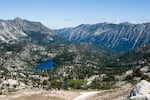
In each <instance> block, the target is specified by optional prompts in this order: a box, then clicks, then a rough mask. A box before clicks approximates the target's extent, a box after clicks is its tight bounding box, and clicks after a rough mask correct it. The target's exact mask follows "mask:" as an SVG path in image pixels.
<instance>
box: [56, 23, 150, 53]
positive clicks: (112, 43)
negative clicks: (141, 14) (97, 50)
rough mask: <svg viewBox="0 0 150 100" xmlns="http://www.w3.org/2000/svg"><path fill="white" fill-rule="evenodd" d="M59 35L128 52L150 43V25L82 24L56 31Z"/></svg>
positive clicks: (70, 39)
mask: <svg viewBox="0 0 150 100" xmlns="http://www.w3.org/2000/svg"><path fill="white" fill-rule="evenodd" d="M54 31H55V32H56V33H57V35H59V36H61V37H63V38H65V39H67V40H69V41H74V42H88V43H89V42H90V43H93V44H96V45H103V46H106V47H108V48H111V49H113V50H115V51H127V50H129V49H133V48H135V47H137V46H140V45H143V44H148V43H150V23H143V24H131V23H127V22H125V23H120V24H112V23H99V24H93V25H89V24H82V25H79V26H77V27H73V28H64V29H58V30H54Z"/></svg>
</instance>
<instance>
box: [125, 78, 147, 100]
mask: <svg viewBox="0 0 150 100" xmlns="http://www.w3.org/2000/svg"><path fill="white" fill-rule="evenodd" d="M127 98H128V99H133V100H150V83H149V82H148V81H145V80H142V81H141V82H139V83H138V84H137V85H135V86H134V87H133V89H132V90H131V92H130V93H129V94H128V97H127Z"/></svg>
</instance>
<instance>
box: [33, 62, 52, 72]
mask: <svg viewBox="0 0 150 100" xmlns="http://www.w3.org/2000/svg"><path fill="white" fill-rule="evenodd" d="M52 68H53V61H52V60H47V61H41V62H38V63H37V66H35V67H34V70H51V69H52Z"/></svg>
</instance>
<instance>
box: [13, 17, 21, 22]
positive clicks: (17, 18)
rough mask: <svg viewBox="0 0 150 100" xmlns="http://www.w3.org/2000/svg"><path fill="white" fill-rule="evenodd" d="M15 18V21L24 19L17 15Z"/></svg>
mask: <svg viewBox="0 0 150 100" xmlns="http://www.w3.org/2000/svg"><path fill="white" fill-rule="evenodd" d="M14 20H15V21H22V20H23V19H21V18H20V17H16V18H15V19H14Z"/></svg>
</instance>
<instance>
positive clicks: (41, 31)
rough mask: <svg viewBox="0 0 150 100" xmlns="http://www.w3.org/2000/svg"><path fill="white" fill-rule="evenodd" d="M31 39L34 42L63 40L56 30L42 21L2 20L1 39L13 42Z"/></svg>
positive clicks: (2, 41) (0, 25) (0, 23)
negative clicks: (56, 33)
mask: <svg viewBox="0 0 150 100" xmlns="http://www.w3.org/2000/svg"><path fill="white" fill-rule="evenodd" d="M22 40H30V41H32V42H34V43H42V42H43V44H44V43H51V42H57V41H58V40H59V41H61V42H62V39H61V38H59V37H58V36H56V35H54V32H53V31H52V30H50V29H49V28H47V27H45V26H44V25H42V24H41V23H40V22H32V21H28V20H23V19H20V18H15V19H14V20H0V41H1V43H11V42H14V41H22Z"/></svg>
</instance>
